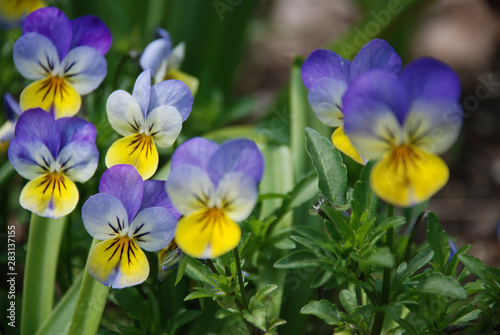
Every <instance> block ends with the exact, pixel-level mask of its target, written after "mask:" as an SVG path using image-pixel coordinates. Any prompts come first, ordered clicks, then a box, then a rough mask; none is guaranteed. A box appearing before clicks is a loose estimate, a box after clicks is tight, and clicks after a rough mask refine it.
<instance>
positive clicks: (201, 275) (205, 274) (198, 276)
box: [185, 257, 215, 285]
mask: <svg viewBox="0 0 500 335" xmlns="http://www.w3.org/2000/svg"><path fill="white" fill-rule="evenodd" d="M185 273H186V275H187V276H188V277H189V278H191V279H194V280H198V281H202V282H205V283H207V284H209V285H214V284H215V282H214V281H213V279H212V276H211V272H210V271H208V269H207V268H206V267H205V266H204V265H203V264H202V263H201V262H200V261H198V260H196V259H194V258H191V257H189V260H188V263H187V264H186V270H185Z"/></svg>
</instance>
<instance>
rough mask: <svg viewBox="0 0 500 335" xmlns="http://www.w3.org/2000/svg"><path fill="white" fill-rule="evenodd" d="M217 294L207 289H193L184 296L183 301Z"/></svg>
mask: <svg viewBox="0 0 500 335" xmlns="http://www.w3.org/2000/svg"><path fill="white" fill-rule="evenodd" d="M215 296H217V294H216V293H212V292H209V291H207V290H200V291H195V292H192V293H189V294H188V295H187V296H186V297H185V298H184V301H189V300H193V299H201V298H213V297H215Z"/></svg>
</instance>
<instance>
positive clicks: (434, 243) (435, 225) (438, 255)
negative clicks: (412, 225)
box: [427, 212, 450, 272]
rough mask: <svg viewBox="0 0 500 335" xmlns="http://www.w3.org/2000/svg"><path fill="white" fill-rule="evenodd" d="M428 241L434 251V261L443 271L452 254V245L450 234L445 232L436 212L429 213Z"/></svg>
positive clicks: (439, 269)
mask: <svg viewBox="0 0 500 335" xmlns="http://www.w3.org/2000/svg"><path fill="white" fill-rule="evenodd" d="M427 242H428V243H429V247H430V248H431V249H432V250H433V251H434V258H433V259H434V263H435V264H436V270H437V271H440V272H443V270H444V267H445V265H446V262H447V261H448V256H449V255H450V246H449V242H448V235H446V233H445V232H444V230H443V228H442V227H441V224H440V223H439V220H438V218H437V216H436V214H434V213H432V212H429V214H427Z"/></svg>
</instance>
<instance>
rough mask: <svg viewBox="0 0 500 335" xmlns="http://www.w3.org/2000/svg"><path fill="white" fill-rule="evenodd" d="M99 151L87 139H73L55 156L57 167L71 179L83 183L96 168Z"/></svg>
mask: <svg viewBox="0 0 500 335" xmlns="http://www.w3.org/2000/svg"><path fill="white" fill-rule="evenodd" d="M98 161H99V152H98V151H97V147H96V146H95V144H93V143H92V142H89V141H74V142H71V143H69V144H68V145H67V146H65V147H64V148H63V149H62V150H61V152H60V153H59V155H58V156H57V166H58V167H57V169H58V170H59V171H63V172H64V174H65V175H66V176H67V177H68V178H69V179H71V180H72V181H78V182H80V183H84V182H86V181H87V180H89V179H90V178H91V177H92V176H93V175H94V172H95V170H96V169H97V163H98Z"/></svg>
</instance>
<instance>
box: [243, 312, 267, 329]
mask: <svg viewBox="0 0 500 335" xmlns="http://www.w3.org/2000/svg"><path fill="white" fill-rule="evenodd" d="M242 315H243V318H244V319H245V320H247V321H248V322H250V323H251V324H253V325H254V326H255V327H257V328H259V329H260V330H262V331H266V311H265V310H264V308H255V309H254V310H253V311H252V313H250V312H249V311H248V310H246V309H245V310H244V311H243V314H242Z"/></svg>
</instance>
